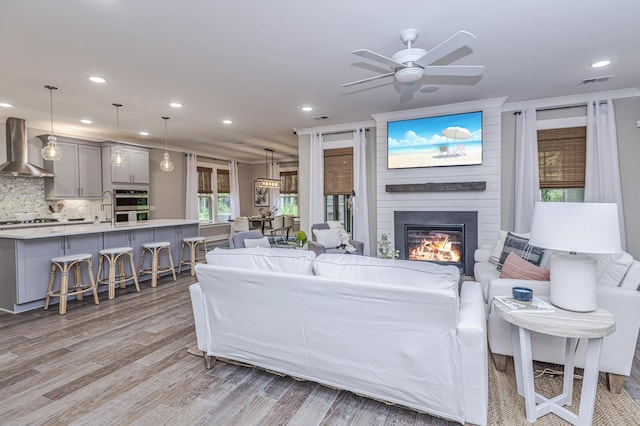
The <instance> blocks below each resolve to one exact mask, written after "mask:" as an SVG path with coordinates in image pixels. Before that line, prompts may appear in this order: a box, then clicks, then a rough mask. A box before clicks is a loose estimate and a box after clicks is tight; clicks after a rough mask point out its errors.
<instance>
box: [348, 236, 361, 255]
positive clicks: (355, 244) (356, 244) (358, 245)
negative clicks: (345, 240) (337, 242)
mask: <svg viewBox="0 0 640 426" xmlns="http://www.w3.org/2000/svg"><path fill="white" fill-rule="evenodd" d="M349 244H351V245H352V246H353V247H355V249H356V253H357V254H359V255H360V256H362V255H363V254H364V243H363V242H362V241H356V240H349Z"/></svg>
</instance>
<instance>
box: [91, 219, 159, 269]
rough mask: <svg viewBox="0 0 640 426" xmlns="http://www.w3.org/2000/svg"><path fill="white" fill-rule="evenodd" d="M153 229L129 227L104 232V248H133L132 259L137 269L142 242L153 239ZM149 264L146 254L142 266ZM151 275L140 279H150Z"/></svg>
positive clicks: (148, 265) (149, 260)
mask: <svg viewBox="0 0 640 426" xmlns="http://www.w3.org/2000/svg"><path fill="white" fill-rule="evenodd" d="M153 234H154V233H153V229H131V230H123V231H116V232H105V234H104V237H103V245H104V248H114V247H131V248H132V249H133V261H134V264H135V266H136V270H137V269H138V265H139V262H140V254H141V253H142V244H144V243H148V242H151V241H153V238H154V235H153ZM150 266H151V259H150V258H149V257H148V256H147V260H146V261H145V264H144V267H150ZM150 278H151V276H149V275H146V276H143V277H142V280H146V279H150Z"/></svg>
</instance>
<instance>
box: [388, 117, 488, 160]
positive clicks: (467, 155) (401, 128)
mask: <svg viewBox="0 0 640 426" xmlns="http://www.w3.org/2000/svg"><path fill="white" fill-rule="evenodd" d="M475 164H482V111H476V112H466V113H462V114H450V115H440V116H436V117H424V118H415V119H411V120H399V121H390V122H388V123H387V167H388V168H389V169H408V168H414V167H442V166H470V165H475Z"/></svg>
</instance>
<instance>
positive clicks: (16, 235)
mask: <svg viewBox="0 0 640 426" xmlns="http://www.w3.org/2000/svg"><path fill="white" fill-rule="evenodd" d="M198 223H199V221H198V220H192V219H153V220H142V221H138V222H131V223H130V222H121V223H116V224H115V225H111V224H110V223H93V222H90V223H85V224H78V225H75V226H64V225H60V226H34V227H33V228H18V229H5V230H2V231H0V238H10V239H14V240H30V239H37V238H52V237H64V236H67V235H82V234H93V233H98V232H114V231H123V230H128V229H144V228H160V227H165V226H180V225H191V224H198Z"/></svg>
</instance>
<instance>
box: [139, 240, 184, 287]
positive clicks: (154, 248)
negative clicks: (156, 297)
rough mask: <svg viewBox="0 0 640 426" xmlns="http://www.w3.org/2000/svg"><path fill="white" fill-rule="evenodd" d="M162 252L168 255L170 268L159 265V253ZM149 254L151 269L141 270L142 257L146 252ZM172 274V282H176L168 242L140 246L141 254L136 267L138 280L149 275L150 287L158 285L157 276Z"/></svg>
mask: <svg viewBox="0 0 640 426" xmlns="http://www.w3.org/2000/svg"><path fill="white" fill-rule="evenodd" d="M162 250H166V251H167V254H168V255H169V264H170V265H171V266H162V265H160V253H161V252H162ZM147 251H148V252H149V253H151V268H142V265H143V263H144V255H145V253H146V252H147ZM169 271H171V273H172V274H173V280H174V281H175V280H176V270H175V267H174V266H173V257H171V243H169V242H165V241H163V242H153V243H145V244H143V245H142V254H141V255H140V266H139V267H138V278H140V276H142V275H145V274H151V287H155V286H156V285H158V275H159V274H161V273H162V272H169Z"/></svg>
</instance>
